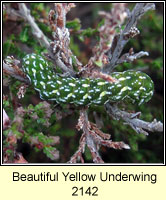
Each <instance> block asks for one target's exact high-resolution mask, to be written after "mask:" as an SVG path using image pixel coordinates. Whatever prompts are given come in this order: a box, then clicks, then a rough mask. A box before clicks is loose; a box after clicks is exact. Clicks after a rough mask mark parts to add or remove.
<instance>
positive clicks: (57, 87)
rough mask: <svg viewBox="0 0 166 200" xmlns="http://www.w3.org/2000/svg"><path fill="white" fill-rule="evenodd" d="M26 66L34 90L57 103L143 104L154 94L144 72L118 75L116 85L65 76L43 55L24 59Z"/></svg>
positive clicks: (115, 76) (150, 82) (114, 76)
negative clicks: (58, 73) (56, 71)
mask: <svg viewBox="0 0 166 200" xmlns="http://www.w3.org/2000/svg"><path fill="white" fill-rule="evenodd" d="M22 66H23V71H24V72H25V73H26V75H27V77H28V78H29V80H30V82H31V83H32V85H33V87H34V88H35V89H36V90H37V91H39V93H40V98H41V99H44V100H55V101H56V102H57V103H65V104H67V103H73V104H75V105H90V104H93V105H103V104H105V103H107V102H108V101H110V102H119V101H123V100H127V101H131V102H132V103H137V104H138V105H140V104H142V103H145V102H148V101H149V100H150V99H151V97H152V95H153V90H154V84H153V81H152V80H151V78H150V77H149V76H148V75H147V74H145V73H142V72H140V71H132V70H128V71H124V72H114V73H112V74H111V76H112V77H113V78H115V79H116V80H117V81H115V82H113V83H110V82H108V81H105V80H103V79H101V78H97V79H90V78H82V79H80V78H74V77H61V76H59V75H57V74H56V73H55V72H54V71H53V69H52V68H51V67H50V66H49V64H48V62H47V61H46V60H45V59H44V58H43V57H42V56H40V55H37V54H34V53H32V54H28V55H26V56H25V57H24V58H23V65H22Z"/></svg>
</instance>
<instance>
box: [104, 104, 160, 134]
mask: <svg viewBox="0 0 166 200" xmlns="http://www.w3.org/2000/svg"><path fill="white" fill-rule="evenodd" d="M105 108H106V111H107V113H108V114H109V115H110V116H111V117H113V118H115V119H116V120H119V119H123V120H124V121H125V122H126V123H127V124H128V125H130V126H131V127H132V128H133V129H134V130H135V131H136V132H137V133H143V134H144V135H148V133H147V132H146V131H145V130H147V131H151V132H155V131H157V132H162V131H163V123H161V122H160V121H157V120H156V119H154V120H153V122H146V121H143V120H140V119H138V118H137V117H138V116H139V115H140V114H141V113H140V112H138V113H135V114H133V113H128V112H125V111H122V110H119V109H118V108H117V106H116V105H113V106H111V105H110V104H109V103H107V104H106V105H105Z"/></svg>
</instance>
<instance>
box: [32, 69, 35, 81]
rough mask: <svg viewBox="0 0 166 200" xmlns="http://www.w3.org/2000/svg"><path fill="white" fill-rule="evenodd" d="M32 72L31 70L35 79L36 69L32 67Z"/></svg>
mask: <svg viewBox="0 0 166 200" xmlns="http://www.w3.org/2000/svg"><path fill="white" fill-rule="evenodd" d="M32 72H33V76H34V78H35V79H36V70H35V69H34V68H32Z"/></svg>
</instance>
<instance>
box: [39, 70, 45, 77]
mask: <svg viewBox="0 0 166 200" xmlns="http://www.w3.org/2000/svg"><path fill="white" fill-rule="evenodd" d="M40 75H41V77H42V79H46V78H45V77H44V75H43V72H42V71H40Z"/></svg>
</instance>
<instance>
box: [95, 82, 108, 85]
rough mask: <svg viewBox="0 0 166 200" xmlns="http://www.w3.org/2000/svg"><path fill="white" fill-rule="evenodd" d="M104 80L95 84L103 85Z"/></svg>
mask: <svg viewBox="0 0 166 200" xmlns="http://www.w3.org/2000/svg"><path fill="white" fill-rule="evenodd" d="M105 84H106V83H105V82H98V83H97V85H105Z"/></svg>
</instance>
